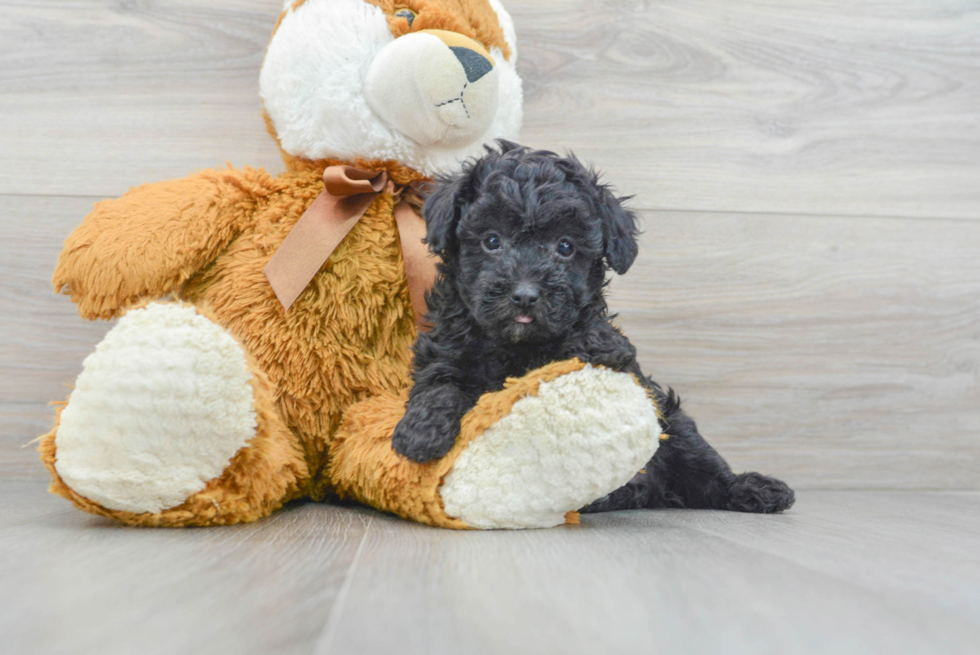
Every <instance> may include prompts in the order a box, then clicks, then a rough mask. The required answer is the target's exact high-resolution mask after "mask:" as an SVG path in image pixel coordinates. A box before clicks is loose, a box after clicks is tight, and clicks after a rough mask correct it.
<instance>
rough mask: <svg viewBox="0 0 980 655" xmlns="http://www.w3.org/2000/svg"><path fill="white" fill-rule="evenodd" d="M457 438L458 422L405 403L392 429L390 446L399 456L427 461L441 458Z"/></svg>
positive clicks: (449, 417)
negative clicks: (403, 413) (404, 408)
mask: <svg viewBox="0 0 980 655" xmlns="http://www.w3.org/2000/svg"><path fill="white" fill-rule="evenodd" d="M458 435H459V419H454V418H453V417H451V416H447V415H446V414H438V413H436V412H433V411H431V410H430V409H427V408H425V407H418V406H412V405H411V404H409V407H408V411H406V412H405V416H403V417H402V420H401V421H399V422H398V425H397V426H396V427H395V433H394V434H393V435H392V437H391V445H392V447H393V448H394V449H395V452H397V453H398V454H399V455H404V456H405V457H407V458H409V459H411V460H413V461H416V462H420V463H421V462H428V461H431V460H433V459H439V458H441V457H444V456H445V455H446V453H448V452H449V451H450V450H451V449H452V447H453V444H454V443H456V437H457V436H458Z"/></svg>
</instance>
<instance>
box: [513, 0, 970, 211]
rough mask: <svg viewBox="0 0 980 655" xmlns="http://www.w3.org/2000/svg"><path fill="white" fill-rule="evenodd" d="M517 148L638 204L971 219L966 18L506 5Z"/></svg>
mask: <svg viewBox="0 0 980 655" xmlns="http://www.w3.org/2000/svg"><path fill="white" fill-rule="evenodd" d="M508 7H510V8H511V10H512V11H513V12H515V20H516V23H517V29H518V36H519V38H520V39H521V57H522V58H523V60H524V62H523V64H522V68H521V72H522V74H523V75H524V78H525V80H526V92H527V93H526V95H527V112H526V120H525V129H524V132H523V139H524V141H526V142H529V143H532V144H535V145H541V146H548V147H562V148H572V149H574V150H575V151H576V152H577V153H578V154H579V155H580V156H583V157H584V158H586V159H589V160H593V161H595V163H596V164H598V165H599V167H600V168H602V169H604V170H606V171H607V172H608V174H609V176H608V178H609V180H610V181H612V182H614V183H615V184H616V185H617V186H618V187H619V188H620V189H622V190H623V191H624V192H625V193H629V194H638V195H639V199H638V202H639V203H640V205H639V206H642V207H646V208H652V209H689V210H717V211H731V210H740V211H750V212H763V211H765V212H792V213H811V214H861V215H877V216H888V215H893V216H920V217H933V216H947V217H960V218H972V219H976V218H978V217H980V185H977V184H976V180H977V179H978V177H980V122H978V121H977V120H976V107H977V106H980V85H978V84H977V83H976V82H977V80H980V56H978V55H980V39H978V38H977V34H978V33H980V12H978V11H977V6H976V4H975V3H970V2H962V1H960V0H943V1H938V2H937V1H933V0H870V1H868V2H862V3H860V4H854V3H852V2H847V0H821V1H820V2H798V1H796V0H742V1H740V2H726V1H723V0H666V1H662V2H612V1H607V2H593V1H590V0H563V1H562V2H549V3H541V2H534V1H533V0H517V1H516V2H514V1H511V2H509V3H508Z"/></svg>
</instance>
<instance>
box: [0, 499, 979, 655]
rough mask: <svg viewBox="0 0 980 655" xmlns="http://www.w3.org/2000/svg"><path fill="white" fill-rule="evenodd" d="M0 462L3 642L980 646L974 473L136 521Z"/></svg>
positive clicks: (17, 647) (41, 647)
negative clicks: (704, 506) (507, 521)
mask: <svg viewBox="0 0 980 655" xmlns="http://www.w3.org/2000/svg"><path fill="white" fill-rule="evenodd" d="M41 491H42V489H41V488H39V486H38V485H37V484H35V483H5V484H0V493H2V495H0V552H2V553H3V559H2V560H0V588H2V589H3V596H2V597H3V601H2V605H3V611H0V635H2V637H0V639H2V641H0V651H2V652H5V653H18V654H23V653H99V654H100V655H115V654H116V653H119V654H123V653H134V652H139V653H144V654H145V655H152V654H156V653H182V654H194V653H208V654H211V653H239V654H240V655H249V654H251V653H255V654H256V655H268V654H270V653H283V654H285V653H303V654H308V653H314V654H317V655H320V654H326V653H341V654H345V655H346V654H350V653H401V654H404V655H413V654H415V653H419V654H431V653H472V654H474V655H475V654H482V653H487V654H491V653H555V654H558V653H562V654H565V653H686V654H697V653H712V654H716V653H748V652H752V653H774V654H777V653H778V654H780V655H789V654H793V653H833V654H846V653H861V654H868V653H888V654H890V655H899V654H903V653H915V654H917V655H921V654H923V653H944V654H950V653H976V652H977V648H978V644H980V548H978V545H980V493H976V492H959V493H956V492H859V491H850V492H818V491H814V492H809V493H806V494H803V495H802V496H801V497H800V501H799V505H798V506H797V508H796V509H795V510H794V511H793V512H791V513H789V514H786V515H784V516H744V515H736V514H730V513H725V512H694V511H638V512H630V513H615V514H609V515H605V516H589V517H585V519H584V520H583V524H582V525H581V526H576V527H571V526H567V527H562V528H555V529H552V530H541V531H531V532H491V533H458V532H450V531H443V530H434V529H431V528H426V527H423V526H418V525H412V524H408V523H406V522H404V521H401V520H399V519H395V518H392V517H389V516H385V515H381V514H378V513H376V512H373V511H370V510H366V509H360V508H345V507H332V506H328V505H318V504H306V505H299V506H295V507H291V508H289V509H287V510H285V511H283V512H281V513H279V514H277V515H275V516H274V517H272V518H270V519H267V520H265V521H262V522H260V523H258V524H255V525H249V526H242V527H236V528H217V529H198V530H181V531H166V530H136V529H129V528H123V527H119V526H117V525H115V524H113V523H110V522H108V521H106V520H104V519H101V518H97V517H91V516H87V515H83V514H80V513H78V512H76V511H74V510H73V509H71V508H70V507H68V506H67V505H66V504H65V503H62V502H60V501H58V500H55V499H53V498H47V497H45V496H44V495H43V494H42V493H41Z"/></svg>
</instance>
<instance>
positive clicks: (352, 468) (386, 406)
mask: <svg viewBox="0 0 980 655" xmlns="http://www.w3.org/2000/svg"><path fill="white" fill-rule="evenodd" d="M584 366H585V365H584V364H583V363H582V362H581V361H579V360H577V359H572V360H567V361H563V362H555V363H552V364H548V365H547V366H543V367H541V368H539V369H537V370H534V371H531V372H530V373H528V374H527V375H525V376H524V377H521V378H511V379H509V380H507V384H506V385H505V386H504V389H503V390H501V391H498V392H496V393H488V394H485V395H483V396H482V397H481V398H480V400H479V401H478V402H477V404H476V407H474V408H473V409H472V410H471V411H470V412H469V413H468V414H467V415H466V416H465V417H464V418H463V421H462V423H461V426H460V433H459V438H458V439H457V440H456V445H455V446H453V449H452V450H451V451H449V454H448V455H446V456H445V457H444V458H442V459H439V460H435V461H432V462H426V463H425V464H419V463H418V462H413V461H412V460H409V459H407V458H405V457H402V456H400V455H398V454H397V453H396V452H395V451H394V450H393V449H392V447H391V435H392V432H394V429H395V425H396V424H397V423H398V421H399V420H400V419H401V417H402V415H403V414H404V413H405V401H406V400H407V398H408V396H407V393H402V394H401V395H395V394H383V395H380V396H377V397H375V398H371V399H370V400H366V401H364V402H362V403H359V404H357V405H354V406H353V407H351V408H350V409H349V410H348V411H347V413H346V415H345V416H344V421H343V423H342V424H341V426H340V429H339V430H338V432H337V436H336V439H335V440H334V446H333V448H334V457H333V461H332V464H331V466H330V477H331V478H332V479H333V482H334V485H335V486H336V490H337V493H338V495H340V496H341V497H342V498H354V499H356V500H359V501H361V502H363V503H366V504H368V505H372V506H374V507H377V508H381V509H386V510H387V511H389V512H392V513H394V514H397V515H399V516H401V517H404V518H407V519H412V520H413V521H418V522H420V523H427V524H429V525H434V526H438V527H442V528H455V529H465V528H467V526H466V524H465V523H463V522H462V521H460V520H458V519H454V518H452V517H450V516H448V515H447V514H446V511H445V509H444V507H443V504H442V498H441V496H440V495H439V487H440V485H442V481H443V479H444V478H445V477H446V475H448V474H449V472H450V471H451V470H452V468H453V465H454V464H455V462H456V458H457V457H459V455H460V454H461V453H462V452H463V451H464V450H466V448H467V447H469V444H470V442H472V441H473V439H475V438H476V437H478V436H480V435H481V434H483V432H484V431H485V430H486V429H487V428H489V427H490V426H491V425H493V424H494V423H496V422H497V421H499V420H500V419H501V418H503V417H504V416H506V415H507V414H508V413H510V410H511V407H513V405H514V403H516V402H517V401H518V400H520V399H521V398H524V397H525V396H534V395H537V393H538V387H539V386H540V384H541V383H542V382H550V381H551V380H554V379H555V378H557V377H559V376H561V375H565V374H566V373H571V372H573V371H578V370H581V369H582V368H583V367H584ZM566 521H567V522H569V523H575V522H577V515H575V513H574V512H572V513H570V514H569V516H568V517H566Z"/></svg>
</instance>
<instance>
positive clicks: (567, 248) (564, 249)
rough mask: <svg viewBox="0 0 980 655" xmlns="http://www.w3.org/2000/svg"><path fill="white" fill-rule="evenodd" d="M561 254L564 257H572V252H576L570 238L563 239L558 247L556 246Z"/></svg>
mask: <svg viewBox="0 0 980 655" xmlns="http://www.w3.org/2000/svg"><path fill="white" fill-rule="evenodd" d="M555 250H556V251H557V252H558V254H559V255H561V256H562V257H571V256H572V253H574V252H575V246H574V245H573V244H572V242H571V240H569V239H562V240H561V241H559V242H558V247H557V248H555Z"/></svg>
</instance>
